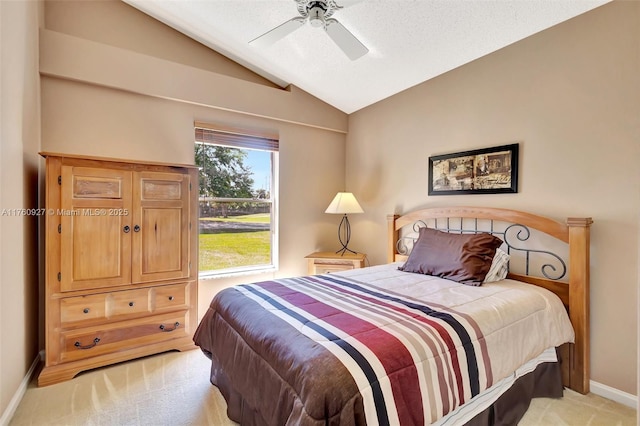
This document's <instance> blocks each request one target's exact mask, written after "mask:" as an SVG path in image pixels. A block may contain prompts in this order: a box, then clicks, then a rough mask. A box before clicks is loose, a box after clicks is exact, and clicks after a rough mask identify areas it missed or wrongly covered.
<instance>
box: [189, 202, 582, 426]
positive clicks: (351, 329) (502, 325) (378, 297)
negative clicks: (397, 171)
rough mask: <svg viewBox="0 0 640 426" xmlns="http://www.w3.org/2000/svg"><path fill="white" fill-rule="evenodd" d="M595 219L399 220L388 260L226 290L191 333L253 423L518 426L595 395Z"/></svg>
mask: <svg viewBox="0 0 640 426" xmlns="http://www.w3.org/2000/svg"><path fill="white" fill-rule="evenodd" d="M591 223H592V220H591V219H590V218H569V219H567V221H566V223H561V222H558V221H555V220H552V219H548V218H544V217H541V216H537V215H533V214H529V213H525V212H520V211H514V210H507V209H496V208H479V207H453V208H430V209H423V210H419V211H415V212H411V213H408V214H405V215H402V216H401V215H390V216H389V217H388V243H387V251H388V263H387V264H385V265H376V266H372V267H369V268H363V269H354V270H351V271H344V272H339V273H334V274H326V275H318V276H306V277H294V278H286V279H277V280H272V281H265V282H260V283H251V284H245V285H241V286H235V287H232V288H229V289H225V290H223V291H221V292H220V293H218V294H217V295H216V297H215V298H214V299H213V300H212V302H211V305H210V307H209V309H208V311H207V312H206V313H205V315H204V317H203V319H202V321H201V322H200V324H199V326H198V329H197V331H196V333H195V335H194V341H195V343H196V344H197V345H198V346H200V347H201V349H202V351H203V352H204V353H205V354H206V355H207V356H208V357H209V358H210V359H211V371H210V379H211V382H212V383H213V384H214V385H215V386H217V387H218V388H219V389H220V391H221V392H222V394H223V396H224V397H225V400H226V401H227V407H228V408H227V414H228V416H229V418H230V419H232V420H234V421H236V422H239V423H241V424H243V425H244V424H247V425H252V424H266V425H284V424H289V425H327V424H330V425H364V424H368V425H373V424H393V425H395V424H402V425H405V424H406V425H413V424H437V425H455V424H478V425H480V424H516V423H517V421H518V420H519V419H520V418H521V417H522V415H523V414H524V412H525V411H526V409H527V407H528V405H529V402H530V400H531V398H533V397H539V396H549V397H560V396H562V389H563V386H566V387H569V388H571V389H573V390H576V391H578V392H580V393H587V392H588V391H589V352H588V348H589V309H588V308H589V232H590V225H591ZM489 278H491V280H489ZM485 280H486V281H485Z"/></svg>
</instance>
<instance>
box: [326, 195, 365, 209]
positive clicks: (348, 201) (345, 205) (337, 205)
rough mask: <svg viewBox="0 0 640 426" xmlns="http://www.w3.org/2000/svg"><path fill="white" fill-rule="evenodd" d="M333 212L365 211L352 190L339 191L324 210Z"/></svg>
mask: <svg viewBox="0 0 640 426" xmlns="http://www.w3.org/2000/svg"><path fill="white" fill-rule="evenodd" d="M324 212H325V213H331V214H348V213H364V210H362V207H360V204H358V200H356V197H354V196H353V194H352V193H350V192H338V193H337V194H336V196H335V197H334V198H333V201H331V204H329V207H327V209H326V210H325V211H324Z"/></svg>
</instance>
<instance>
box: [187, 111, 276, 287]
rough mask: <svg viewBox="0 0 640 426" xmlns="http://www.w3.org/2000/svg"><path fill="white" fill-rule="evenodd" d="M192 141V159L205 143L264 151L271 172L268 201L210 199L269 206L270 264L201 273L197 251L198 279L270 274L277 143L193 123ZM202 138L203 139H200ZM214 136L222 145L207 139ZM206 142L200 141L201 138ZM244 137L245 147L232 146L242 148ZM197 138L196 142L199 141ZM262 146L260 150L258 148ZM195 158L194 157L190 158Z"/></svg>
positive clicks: (273, 267) (272, 267) (273, 258)
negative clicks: (200, 145) (196, 148)
mask: <svg viewBox="0 0 640 426" xmlns="http://www.w3.org/2000/svg"><path fill="white" fill-rule="evenodd" d="M195 133H196V137H195V142H194V156H195V146H196V144H206V145H213V146H222V147H227V148H236V149H242V150H256V151H263V152H267V153H269V155H270V172H271V185H270V190H269V199H254V198H232V197H231V198H229V197H219V198H218V197H216V198H212V200H217V201H237V202H256V201H257V202H261V203H265V204H270V205H271V208H270V227H269V231H270V243H271V244H270V246H271V247H270V249H271V262H270V263H268V264H254V265H247V266H237V267H231V268H224V269H213V270H202V269H200V253H199V252H198V277H199V278H202V279H211V278H225V277H230V276H236V275H248V274H258V273H265V272H274V271H277V270H278V267H279V256H278V254H279V249H278V240H279V237H278V236H279V224H278V216H279V215H278V199H279V197H278V187H279V184H278V182H279V141H278V140H277V139H275V138H273V137H271V135H269V136H266V135H257V134H255V133H254V134H245V132H242V131H235V130H234V131H230V130H223V129H220V128H217V127H215V126H211V125H207V124H203V123H198V122H196V123H195ZM203 136H204V137H203ZM216 136H219V137H221V139H223V141H222V143H216V142H215V141H212V140H211V139H214V138H215V137H216ZM205 138H207V139H210V140H206V141H205V140H203V139H205ZM243 138H246V139H245V140H247V141H248V142H249V143H248V146H236V145H234V143H233V142H234V141H237V140H239V141H240V144H238V145H242V139H243ZM199 139H200V140H199ZM261 140H264V141H265V144H264V145H261ZM262 146H264V147H262ZM194 159H195V157H194ZM199 194H200V183H198V208H200V201H201V200H200V195H199ZM199 238H200V213H198V239H199Z"/></svg>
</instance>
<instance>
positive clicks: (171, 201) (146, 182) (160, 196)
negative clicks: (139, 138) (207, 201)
mask: <svg viewBox="0 0 640 426" xmlns="http://www.w3.org/2000/svg"><path fill="white" fill-rule="evenodd" d="M133 200H134V217H133V221H134V234H133V241H132V244H133V265H134V269H133V271H132V278H133V282H144V281H156V280H164V279H174V278H185V277H188V276H189V176H188V175H184V174H181V173H161V172H139V173H136V174H135V177H134V189H133Z"/></svg>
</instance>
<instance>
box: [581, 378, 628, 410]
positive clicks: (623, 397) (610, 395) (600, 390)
mask: <svg viewBox="0 0 640 426" xmlns="http://www.w3.org/2000/svg"><path fill="white" fill-rule="evenodd" d="M589 385H590V386H591V392H592V393H594V394H596V395H599V396H601V397H603V398H607V399H610V400H612V401H615V402H618V403H620V404H622V405H626V406H627V407H631V408H633V409H635V410H637V409H638V397H637V396H635V395H633V394H630V393H627V392H623V391H621V390H618V389H616V388H612V387H611V386H607V385H603V384H602V383H598V382H594V381H593V380H591V381H590V382H589Z"/></svg>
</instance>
